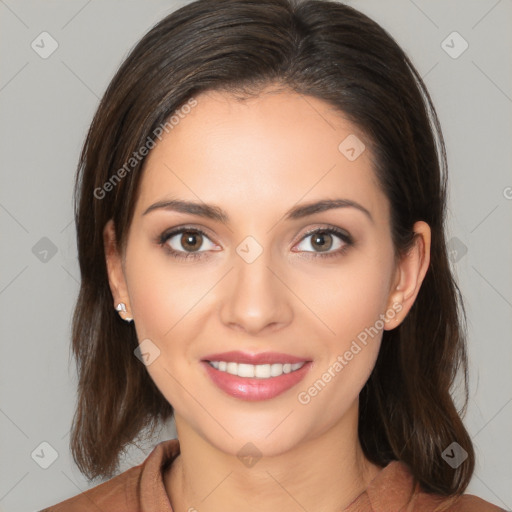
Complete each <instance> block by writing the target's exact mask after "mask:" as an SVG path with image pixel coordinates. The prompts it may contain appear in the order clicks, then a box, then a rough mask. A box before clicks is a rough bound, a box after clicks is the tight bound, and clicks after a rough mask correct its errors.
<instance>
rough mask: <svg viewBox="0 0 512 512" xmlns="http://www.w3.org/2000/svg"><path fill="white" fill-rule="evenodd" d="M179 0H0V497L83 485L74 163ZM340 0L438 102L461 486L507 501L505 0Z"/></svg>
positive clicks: (511, 79) (511, 501) (41, 500)
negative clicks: (462, 393) (455, 322)
mask: <svg viewBox="0 0 512 512" xmlns="http://www.w3.org/2000/svg"><path fill="white" fill-rule="evenodd" d="M185 3H187V2H185V1H182V2H176V1H170V0H167V1H164V0H151V1H133V0H131V1H127V0H123V1H121V0H117V1H116V0H102V1H101V2H100V1H99V0H88V1H87V0H66V1H64V0H46V1H35V0H25V1H23V2H22V1H19V0H18V1H15V0H0V38H1V46H0V48H1V58H0V66H1V67H0V109H1V110H0V112H1V124H0V130H1V133H0V149H1V155H2V160H1V189H0V229H1V231H0V232H1V240H2V243H1V260H0V315H1V321H0V333H1V343H2V345H1V350H2V351H1V355H2V357H1V358H0V386H1V388H0V433H1V436H0V450H1V454H0V511H9V512H18V511H35V510H39V509H41V508H43V507H44V506H49V505H51V504H54V503H56V502H59V501H62V500H64V499H66V498H68V497H70V496H74V495H76V494H78V493H79V492H80V491H83V490H86V489H87V488H88V487H90V485H88V483H87V480H86V479H85V478H84V477H83V476H82V475H81V474H80V472H79V471H78V469H77V467H76V466H75V465H74V463H73V461H72V459H71V457H70V454H69V447H68V443H69V429H70V424H71V419H72V415H73V411H74V404H75V398H76V394H75V389H76V382H77V380H76V372H75V365H74V361H73V360H70V359H68V355H69V345H70V321H71V314H72V308H73V304H74V300H75V297H76V294H77V291H78V282H79V272H78V264H77V259H76V258H77V255H76V248H75V231H74V224H73V222H72V219H73V217H72V203H71V197H72V183H73V177H74V173H75V167H76V163H77V160H78V155H79V150H80V148H81V144H82V142H83V139H84V137H85V134H86V130H87V128H88V125H89V123H90V121H91V119H92V116H93V113H94V111H95V109H96V107H97V104H98V100H99V98H100V97H101V95H102V93H103V91H104V90H105V88H106V86H107V84H108V82H109V80H110V79H111V77H112V75H113V73H114V72H115V70H116V69H117V66H118V65H119V63H120V62H121V60H122V59H123V58H124V57H125V56H126V55H127V53H128V51H129V49H130V48H131V47H132V46H133V45H134V44H135V43H136V42H137V40H138V39H139V38H140V37H141V36H142V35H143V34H144V33H145V32H146V31H147V30H148V29H149V28H150V27H151V26H152V25H153V24H154V23H155V22H157V21H158V20H160V19H161V18H162V17H163V16H165V15H166V14H168V13H169V12H171V11H172V10H174V9H176V8H177V7H179V6H181V5H183V4H185ZM349 3H350V4H351V5H354V6H355V7H357V8H359V9H360V10H362V11H363V12H365V13H366V14H368V15H370V16H371V17H372V18H374V19H375V20H376V21H377V22H379V23H380V24H382V25H383V26H384V27H385V28H386V29H388V30H389V32H390V33H391V34H392V35H393V36H394V37H395V38H396V39H397V41H398V42H399V43H400V44H401V45H402V46H403V48H404V49H405V50H406V51H407V52H408V53H409V55H410V56H411V58H412V60H413V62H414V64H415V65H416V66H417V68H418V69H419V71H420V73H421V74H422V75H423V77H424V78H425V81H426V83H427V86H428V87H429V90H430V91H431V93H432V96H433V100H434V103H435V105H436V107H437V109H438V113H439V115H440V118H441V123H442V126H443V129H444V134H445V137H446V141H447V147H448V157H449V164H450V203H449V232H448V239H450V249H451V255H452V262H453V266H454V270H455V272H456V276H457V278H458V280H459V283H460V286H461V289H462V291H463V294H464V296H465V298H466V306H467V310H468V317H469V355H470V361H471V389H470V392H471V402H470V405H469V409H468V414H467V416H466V418H465V423H466V425H467V428H468V429H469V432H470V433H471V435H472V438H473V441H474V443H475V447H476V452H477V467H476V472H475V475H474V478H473V480H472V483H471V485H470V488H469V490H468V492H471V493H473V494H477V495H479V496H481V497H482V498H484V499H487V500H489V501H491V502H493V503H495V504H497V505H499V506H501V507H504V508H506V509H508V510H510V509H511V507H512V486H511V485H510V484H511V482H512V469H511V468H512V462H511V461H512V442H511V436H510V432H512V428H511V426H512V379H511V377H510V374H511V372H510V369H511V368H512V344H511V343H510V341H511V336H510V332H511V328H512V286H511V285H512V266H511V262H512V238H511V236H510V233H511V229H510V228H511V220H512V172H511V169H512V166H511V163H512V162H511V161H512V151H511V142H512V116H511V113H512V76H511V75H512V73H511V70H512V66H511V59H510V55H512V30H511V28H512V2H511V0H478V1H477V0H473V1H468V0H456V1H455V0H452V1H446V0H436V1H426V0H415V1H412V0H410V1H409V0H396V1H382V0H381V1H379V0H360V1H352V2H349ZM45 31H46V32H48V33H49V34H50V35H51V37H52V38H53V39H54V40H55V41H56V42H57V44H58V48H57V49H56V51H55V52H54V53H53V54H51V55H50V56H48V57H47V58H42V57H41V56H40V53H41V52H43V51H48V50H49V49H51V44H52V41H51V40H50V39H49V38H48V36H40V34H41V33H42V32H45ZM454 31H456V32H458V33H459V34H460V36H461V37H462V38H461V37H459V36H458V35H450V34H452V32H454ZM41 39H44V42H43V43H42V42H41ZM33 41H35V42H34V45H36V44H37V45H38V47H37V46H36V48H37V50H38V51H39V52H40V53H37V52H36V51H35V49H33V48H32V47H31V44H32V42H33ZM443 41H444V43H443ZM464 41H466V42H467V44H468V45H469V46H468V48H467V49H466V51H464V52H463V53H460V52H461V51H462V50H463V49H464V47H465V42H464ZM43 45H44V48H43ZM171 437H174V430H173V427H172V425H168V426H166V428H165V430H163V431H162V434H161V436H160V437H158V438H156V439H155V440H154V442H152V443H150V444H148V445H147V446H141V447H140V448H133V450H131V451H130V452H129V453H128V454H127V457H126V459H125V460H124V461H123V465H122V470H125V469H128V468H129V467H131V466H133V465H135V464H139V463H140V462H142V461H143V460H144V458H145V457H146V456H147V454H148V453H149V452H150V451H151V449H152V447H153V446H154V444H156V443H157V442H159V441H161V440H163V439H167V438H171ZM41 443H48V444H49V445H50V446H48V445H46V444H45V445H42V446H41ZM53 450H54V451H55V453H54V452H53ZM37 453H39V454H41V453H44V456H41V455H40V456H39V457H37V455H36V454H37ZM52 455H54V456H56V458H55V460H53V458H54V457H53V456H52ZM45 465H49V466H48V467H47V469H43V467H41V466H45Z"/></svg>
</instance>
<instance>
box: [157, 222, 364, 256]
mask: <svg viewBox="0 0 512 512" xmlns="http://www.w3.org/2000/svg"><path fill="white" fill-rule="evenodd" d="M188 232H191V233H195V234H200V235H202V236H205V237H206V238H208V239H209V237H208V235H207V234H206V233H205V232H204V231H202V230H201V229H199V228H191V227H187V226H184V227H181V228H177V229H174V230H172V231H169V232H167V231H164V232H163V233H162V234H161V235H160V236H159V237H158V239H157V243H158V245H160V246H161V247H162V248H163V249H164V250H165V251H166V252H167V253H168V254H169V256H172V257H173V258H176V259H178V260H196V259H198V258H202V257H204V256H203V255H204V251H202V252H186V251H176V250H175V249H172V248H171V247H169V245H167V241H168V240H169V239H171V238H172V237H174V236H176V235H179V234H181V233H188ZM316 233H327V234H330V235H336V236H337V237H339V238H340V239H341V240H342V241H343V242H344V244H345V245H343V247H341V249H337V250H336V251H332V252H325V253H321V252H317V253H315V252H313V251H305V252H307V253H310V254H313V256H311V257H313V258H317V257H320V258H331V257H335V256H342V255H343V254H344V253H345V252H346V251H347V250H348V249H349V247H351V246H353V245H354V240H353V239H352V237H351V236H350V235H348V234H347V233H345V232H344V231H342V230H340V229H337V228H332V227H327V228H316V229H314V230H312V231H309V232H307V233H306V234H305V235H304V236H303V237H302V238H301V240H300V242H302V241H303V240H304V239H306V238H307V237H308V236H311V235H315V234H316ZM308 257H309V256H308Z"/></svg>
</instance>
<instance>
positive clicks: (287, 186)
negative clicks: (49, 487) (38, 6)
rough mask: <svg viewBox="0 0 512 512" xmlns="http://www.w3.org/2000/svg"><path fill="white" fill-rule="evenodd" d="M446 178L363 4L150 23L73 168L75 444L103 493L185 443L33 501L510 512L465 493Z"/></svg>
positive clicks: (396, 55) (423, 96)
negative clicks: (144, 439)
mask: <svg viewBox="0 0 512 512" xmlns="http://www.w3.org/2000/svg"><path fill="white" fill-rule="evenodd" d="M446 179H447V174H446V156H445V149H444V143H443V138H442V134H441V130H440V127H439V123H438V120H437V117H436V113H435V110H434V107H433V106H432V103H431V100H430V97H429V95H428V92H427V90H426V89H425V86H424V84H423V82H422V80H421V78H420V77H419V75H418V73H417V71H416V70H415V69H414V67H413V66H412V64H411V62H410V61H409V60H408V58H407V57H406V55H405V54H404V53H403V51H402V50H401V49H400V48H399V47H398V46H397V44H396V43H395V42H394V40H393V39H392V38H391V37H390V36H389V35H388V34H387V33H386V32H385V31H384V30H383V29H382V28H381V27H379V26H378V25H377V24H376V23H375V22H373V21H371V20H370V19H368V18H367V17H366V16H364V15H363V14H361V13H359V12H358V11H356V10H354V9H352V8H350V7H347V6H345V5H342V4H339V3H334V2H325V1H311V0H309V1H308V0H306V1H301V2H299V1H296V2H294V1H291V0H264V1H260V2H252V1H250V0H220V1H219V0H217V1H213V0H199V1H197V2H193V3H190V4H188V5H187V6H185V7H183V8H181V9H179V10H178V11H176V12H174V13H172V14H171V15H169V16H168V17H166V18H165V19H163V20H162V21H161V22H160V23H158V24H157V25H156V26H155V27H154V28H153V29H152V30H150V31H149V32H148V34H146V35H145V36H144V37H143V39H142V40H141V41H140V42H139V43H138V45H137V46H136V47H135V48H134V49H133V51H132V52H131V54H130V55H129V56H128V58H127V59H126V60H125V62H124V63H123V65H122V66H121V68H120V69H119V71H118V72H117V74H116V76H115V77H114V78H113V80H112V82H111V84H110V86H109V87H108V90H107V92H106V93H105V95H104V97H103V99H102V101H101V104H100V106H99V108H98V111H97V113H96V116H95V118H94V120H93V123H92V125H91V128H90V131H89V134H88V136H87V140H86V142H85V145H84V149H83V152H82V155H81V161H80V165H79V172H78V175H77V182H76V226H77V236H78V250H79V260H80V268H81V274H82V283H81V289H80V295H79V298H78V302H77V305H76V309H75V315H74V323H73V349H74V353H75V356H76V358H77V361H78V369H79V377H80V379H79V401H78V406H77V411H76V415H75V418H74V422H73V430H72V439H71V449H72V453H73V456H74V458H75V461H76V463H77V465H78V467H79V468H80V470H81V471H82V472H83V473H84V474H85V475H87V476H88V477H89V478H90V479H93V478H97V477H103V478H105V477H107V478H111V477H112V476H113V475H114V474H115V473H116V469H117V467H118V457H119V455H120V453H121V452H122V450H123V449H124V448H125V447H126V446H128V445H129V444H130V443H132V442H133V441H134V440H135V438H137V437H138V436H139V435H141V432H143V430H144V429H147V428H149V430H150V434H151V433H153V432H154V428H155V427H156V426H157V425H158V424H159V423H161V422H163V421H166V420H169V419H170V418H171V416H174V418H175V422H176V430H177V434H178V438H177V439H171V440H168V441H165V442H162V443H160V444H158V445H157V446H156V447H155V448H154V450H153V451H152V452H151V454H150V455H149V456H148V457H147V459H146V460H145V461H144V463H142V464H141V465H139V466H136V467H134V468H131V469H129V470H127V471H125V472H124V473H122V474H120V475H117V476H114V477H113V478H111V479H110V480H108V481H107V482H104V483H102V484H100V485H97V486H96V487H93V488H92V489H89V490H88V491H86V492H85V493H82V494H80V495H78V496H76V497H73V498H70V499H69V500H66V501H64V502H61V503H60V504H58V505H55V506H53V507H50V508H48V509H46V510H48V511H52V512H57V511H75V510H76V511H77V510H89V509H93V508H94V509H99V510H109V511H117V510H119V511H121V510H122V511H127V510H144V511H159V512H162V511H167V512H169V511H175V512H177V511H194V510H197V511H199V512H203V511H204V512H206V511H216V510H223V511H230V510H238V511H239V510H244V511H259V510H283V511H288V510H289V511H292V510H307V511H311V512H312V511H334V510H345V511H351V512H353V511H382V512H384V511H386V512H389V511H395V510H396V511H398V510H411V511H412V510H414V511H431V510H448V511H458V510H461V511H462V510H464V511H468V510H478V511H494V510H499V509H498V508H497V507H495V506H494V505H491V504H490V503H487V502H485V501H483V500H481V499H479V498H477V497H474V496H469V495H464V494H463V493H464V490H465V489H466V487H467V485H468V483H469V481H470V478H471V475H472V473H473V468H474V464H475V456H474V451H473V447H472V443H471V439H470V437H469V435H468V433H467V431H466V429H465V428H464V425H463V423H462V421H461V418H460V416H459V412H458V411H457V409H456V407H455V405H454V403H453V400H452V397H451V395H450V387H451V384H452V382H453V380H454V377H455V374H456V372H457V370H458V369H459V368H460V369H461V370H462V372H463V375H464V376H466V373H465V372H466V353H465V337H464V330H463V322H462V320H463V319H462V318H460V316H459V313H458V309H457V308H458V304H459V302H460V304H462V302H461V300H460V294H459V291H458V288H457V286H456V284H455V282H454V280H453V276H452V274H451V271H450V267H449V263H448V259H447V251H446V243H445V238H444V219H445V202H446V198H445V189H446ZM254 498H257V499H254Z"/></svg>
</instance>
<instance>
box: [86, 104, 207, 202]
mask: <svg viewBox="0 0 512 512" xmlns="http://www.w3.org/2000/svg"><path fill="white" fill-rule="evenodd" d="M196 105H197V100H196V99H195V98H190V99H189V100H188V101H187V102H186V103H185V104H184V105H182V106H181V107H180V108H179V109H178V110H176V112H175V113H174V114H173V115H172V116H171V117H170V118H169V119H168V120H167V121H166V122H165V123H164V124H161V125H159V126H157V127H156V128H155V129H154V130H153V137H151V135H148V137H147V139H146V142H145V143H144V144H143V145H142V146H141V147H140V148H139V149H138V150H137V151H134V152H133V153H132V156H131V157H130V158H128V160H127V161H126V162H125V163H124V165H123V166H122V167H120V168H119V169H118V170H117V171H116V172H115V173H114V174H112V176H111V177H110V178H109V179H108V180H107V181H105V183H103V185H102V186H101V187H96V188H95V189H94V197H95V198H96V199H103V198H104V197H105V196H106V195H107V193H108V192H111V191H112V190H114V188H115V187H116V186H117V185H118V184H119V183H120V182H121V180H122V179H123V178H124V177H125V176H126V175H127V174H129V173H130V172H131V171H132V170H133V168H134V167H135V166H136V165H137V164H138V163H139V162H142V160H143V159H144V157H146V156H147V155H148V153H149V151H150V150H151V149H153V148H154V147H155V146H156V142H155V138H156V139H158V140H160V141H161V140H162V137H163V135H164V132H165V133H169V132H170V131H171V130H172V129H173V128H174V127H175V126H177V125H178V124H179V123H180V121H181V120H182V119H184V118H185V117H186V116H187V115H188V114H190V112H191V111H192V108H194V107H195V106H196Z"/></svg>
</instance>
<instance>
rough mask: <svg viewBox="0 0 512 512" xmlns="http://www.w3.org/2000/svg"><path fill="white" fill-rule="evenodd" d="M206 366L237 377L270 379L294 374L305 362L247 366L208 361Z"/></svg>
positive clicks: (231, 362)
mask: <svg viewBox="0 0 512 512" xmlns="http://www.w3.org/2000/svg"><path fill="white" fill-rule="evenodd" d="M208 364H209V365H210V366H212V367H213V368H215V369H216V370H219V371H220V372H226V373H229V374H231V375H237V376H238V377H245V378H256V379H271V378H272V377H279V376H280V375H283V374H285V373H291V372H294V371H296V370H298V369H300V368H302V367H303V366H304V365H305V364H306V361H303V362H302V363H274V364H247V363H235V362H233V361H229V362H228V361H208Z"/></svg>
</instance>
